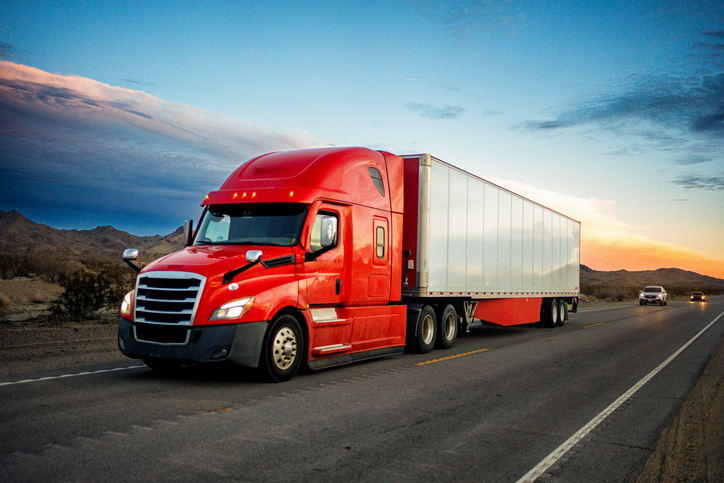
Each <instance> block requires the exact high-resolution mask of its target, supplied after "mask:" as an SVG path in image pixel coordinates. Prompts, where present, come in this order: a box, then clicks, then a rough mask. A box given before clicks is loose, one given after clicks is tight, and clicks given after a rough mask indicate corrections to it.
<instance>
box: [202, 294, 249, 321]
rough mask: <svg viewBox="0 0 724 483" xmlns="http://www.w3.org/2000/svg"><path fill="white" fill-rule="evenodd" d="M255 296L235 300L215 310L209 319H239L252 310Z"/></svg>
mask: <svg viewBox="0 0 724 483" xmlns="http://www.w3.org/2000/svg"><path fill="white" fill-rule="evenodd" d="M252 305H254V297H246V298H243V299H237V300H233V301H231V302H229V303H226V304H224V305H222V306H221V307H219V308H218V309H216V310H214V312H213V313H212V314H211V317H209V320H228V319H239V318H241V317H243V316H244V315H245V314H246V313H247V312H249V311H250V310H251V306H252Z"/></svg>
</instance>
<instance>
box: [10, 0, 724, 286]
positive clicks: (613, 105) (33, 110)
mask: <svg viewBox="0 0 724 483" xmlns="http://www.w3.org/2000/svg"><path fill="white" fill-rule="evenodd" d="M321 146H365V147H370V148H373V149H379V150H385V151H390V152H392V153H395V154H400V155H402V154H413V153H422V152H426V153H430V154H432V155H433V156H435V157H437V158H439V159H442V160H444V161H447V162H449V163H451V164H453V165H455V166H458V167H460V168H462V169H464V170H466V171H468V172H470V173H473V174H475V175H478V176H480V177H482V178H485V179H487V180H489V181H492V182H494V183H497V184H499V185H501V186H503V187H506V188H508V189H510V190H512V191H514V192H516V193H519V194H521V195H523V196H525V197H527V198H530V199H532V200H533V201H536V202H539V203H541V204H543V205H546V206H549V207H551V208H553V209H555V210H557V211H559V212H561V213H563V214H565V215H568V216H570V217H572V218H574V219H576V220H579V221H580V222H581V224H582V228H581V262H582V263H583V264H585V265H587V266H589V267H591V268H593V269H595V270H619V269H626V270H653V269H657V268H670V267H675V268H681V269H685V270H692V271H696V272H699V273H702V274H706V275H710V276H714V277H717V278H724V4H722V3H721V1H720V0H719V1H711V2H708V1H681V2H679V1H670V0H660V1H654V0H631V1H620V2H619V1H607V2H602V1H591V2H580V1H537V0H528V1H522V0H505V1H496V0H491V1H482V0H474V1H467V0H461V1H449V2H446V1H434V0H429V1H424V0H419V1H413V0H398V1H395V0H391V1H374V0H372V1H369V0H368V1H344V0H342V1H330V2H324V1H264V2H251V1H229V2H224V1H210V2H205V1H196V2H156V1H153V0H150V1H149V0H146V1H143V2H134V1H124V2H114V1H104V2H91V1H88V2H80V1H79V2H73V1H57V2H56V1H33V0H24V1H13V0H5V1H3V2H2V3H0V210H17V211H19V212H20V213H22V214H23V215H25V216H27V217H28V218H30V219H31V220H33V221H36V222H38V223H44V224H47V225H49V226H52V227H55V228H63V229H91V228H94V227H96V226H102V225H112V226H114V227H116V228H118V229H121V230H124V231H128V232H130V233H133V234H136V235H154V234H162V235H165V234H168V233H170V232H172V231H173V230H175V229H176V228H177V227H179V226H180V225H181V224H182V223H183V221H184V220H186V219H196V220H198V217H199V215H200V213H201V208H200V206H199V205H200V202H201V200H202V199H203V197H204V196H205V195H206V193H208V192H209V191H212V190H214V189H217V188H218V187H219V186H220V184H221V183H222V182H223V181H224V179H225V178H226V177H227V176H228V175H229V174H230V173H231V172H232V171H233V170H234V169H235V168H236V167H238V166H239V165H240V164H241V163H243V162H244V161H246V160H248V159H250V158H252V157H254V156H257V155H259V154H263V153H266V152H271V151H280V150H289V149H299V148H309V147H321Z"/></svg>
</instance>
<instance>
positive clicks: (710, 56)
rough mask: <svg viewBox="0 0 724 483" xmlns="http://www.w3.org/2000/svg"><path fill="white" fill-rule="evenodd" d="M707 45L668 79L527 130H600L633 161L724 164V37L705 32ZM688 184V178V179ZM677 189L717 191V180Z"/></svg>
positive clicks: (638, 84)
mask: <svg viewBox="0 0 724 483" xmlns="http://www.w3.org/2000/svg"><path fill="white" fill-rule="evenodd" d="M704 36H705V37H706V38H707V39H710V41H709V42H707V43H699V44H696V45H695V46H694V49H693V51H692V53H691V55H690V56H688V57H687V58H686V59H685V61H684V63H683V65H679V66H675V65H671V66H668V67H669V72H667V73H664V74H648V75H639V76H635V77H633V78H632V79H631V80H629V82H627V84H626V86H625V87H623V88H622V89H620V90H619V91H616V92H610V93H607V94H602V95H598V96H594V97H593V98H592V99H589V100H587V101H583V102H579V103H577V104H575V105H573V106H571V107H569V108H567V109H563V110H561V111H560V112H559V113H558V114H557V115H556V116H554V117H553V118H552V119H545V120H531V121H527V122H525V123H523V124H522V125H520V126H518V127H519V128H522V129H524V130H529V131H540V132H549V133H550V132H553V131H557V130H562V129H569V128H576V127H595V128H598V129H603V130H606V131H610V132H614V133H616V134H619V135H620V136H621V139H631V140H632V143H633V144H632V146H630V147H622V148H620V149H617V150H615V151H613V152H610V153H608V154H611V155H624V154H627V155H631V154H636V153H639V152H641V149H642V148H644V147H653V148H655V149H659V150H664V151H667V152H670V153H671V154H672V159H673V163H674V164H675V165H679V166H687V165H702V164H704V163H709V164H710V165H711V166H710V167H709V169H714V168H713V165H714V164H715V163H710V162H712V161H719V162H718V163H716V164H718V165H719V166H721V161H722V160H723V159H724V101H722V100H723V99H724V31H709V32H705V33H704ZM687 178H688V177H687ZM674 183H675V184H678V185H681V186H685V187H687V188H691V189H714V188H712V187H711V186H717V184H716V180H714V181H713V184H712V181H703V182H700V183H699V182H693V183H685V182H683V181H682V180H679V181H675V182H674Z"/></svg>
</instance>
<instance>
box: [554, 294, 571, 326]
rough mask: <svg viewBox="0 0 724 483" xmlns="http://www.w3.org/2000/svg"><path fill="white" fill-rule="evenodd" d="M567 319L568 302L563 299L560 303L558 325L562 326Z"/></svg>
mask: <svg viewBox="0 0 724 483" xmlns="http://www.w3.org/2000/svg"><path fill="white" fill-rule="evenodd" d="M566 320H568V302H566V301H565V300H563V299H561V302H560V303H559V304H558V322H557V324H556V325H558V327H561V326H562V325H563V324H564V323H565V322H566Z"/></svg>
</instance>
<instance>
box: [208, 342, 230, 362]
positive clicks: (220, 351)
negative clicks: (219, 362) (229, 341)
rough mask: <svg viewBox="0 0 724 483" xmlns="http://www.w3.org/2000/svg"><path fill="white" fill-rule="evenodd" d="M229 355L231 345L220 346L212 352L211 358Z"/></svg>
mask: <svg viewBox="0 0 724 483" xmlns="http://www.w3.org/2000/svg"><path fill="white" fill-rule="evenodd" d="M228 355H229V346H228V345H226V346H224V347H219V348H218V349H216V350H215V351H214V353H213V354H211V359H223V358H224V357H226V356H228Z"/></svg>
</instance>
